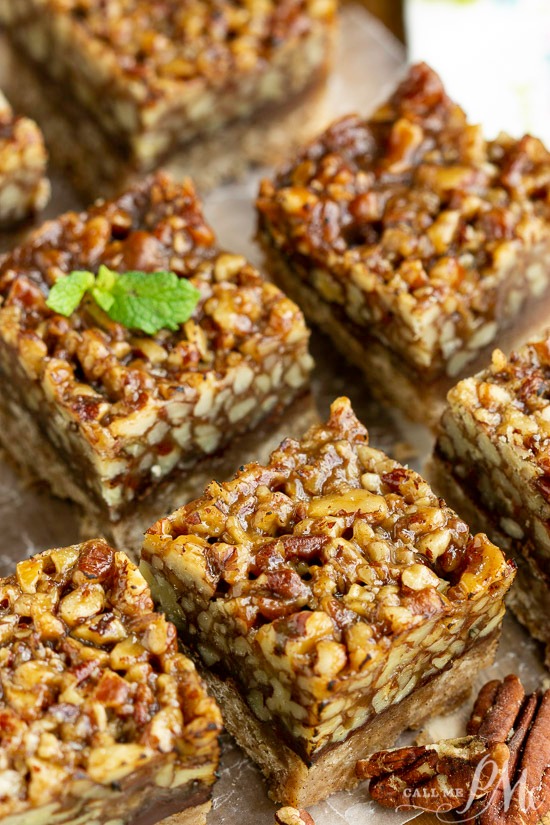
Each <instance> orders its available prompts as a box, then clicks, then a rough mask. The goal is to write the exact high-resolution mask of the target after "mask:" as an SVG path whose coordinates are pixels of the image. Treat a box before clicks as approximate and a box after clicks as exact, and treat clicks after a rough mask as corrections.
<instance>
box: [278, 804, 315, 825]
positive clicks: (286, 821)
mask: <svg viewBox="0 0 550 825" xmlns="http://www.w3.org/2000/svg"><path fill="white" fill-rule="evenodd" d="M275 825H315V822H314V821H313V818H312V817H311V816H310V815H309V814H308V812H307V811H302V810H300V809H299V808H289V807H287V808H281V809H280V810H279V811H277V813H276V814H275Z"/></svg>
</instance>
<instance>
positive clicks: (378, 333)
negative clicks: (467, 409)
mask: <svg viewBox="0 0 550 825" xmlns="http://www.w3.org/2000/svg"><path fill="white" fill-rule="evenodd" d="M549 180H550V154H549V153H548V152H547V150H546V149H545V147H544V146H543V145H542V143H541V142H540V141H539V140H537V139H535V138H533V137H530V136H526V137H524V138H522V139H521V140H515V139H513V138H511V137H508V136H506V135H500V136H499V137H498V138H496V139H495V140H486V139H485V138H484V136H483V133H482V131H481V128H480V127H479V126H476V125H473V124H470V123H469V122H468V120H467V119H466V116H465V114H464V112H463V111H462V109H460V107H459V106H457V104H456V103H454V102H453V101H452V100H450V99H449V97H448V96H447V94H446V92H445V90H444V88H443V86H442V84H441V81H440V79H439V77H438V76H437V75H436V74H435V73H434V72H433V71H432V70H431V69H430V68H429V67H428V66H426V65H423V64H421V65H417V66H413V67H412V68H411V69H410V71H409V73H408V75H407V77H406V78H405V79H404V81H403V82H402V84H401V85H400V86H399V87H398V88H397V90H396V91H395V93H394V94H393V95H392V97H390V99H389V100H388V101H387V103H385V104H383V105H382V106H381V107H380V108H379V109H378V110H377V111H375V112H374V114H372V115H371V116H370V117H369V118H367V119H365V118H363V117H360V116H359V115H349V116H348V117H344V118H343V119H341V120H339V121H336V122H335V123H334V124H333V125H332V126H330V127H329V129H328V130H327V131H325V132H324V133H323V134H322V135H321V136H320V137H318V138H317V139H316V140H314V141H312V142H311V143H310V144H308V145H307V146H306V147H305V148H304V149H303V150H302V151H301V152H300V153H299V154H298V156H297V158H295V159H294V160H291V161H290V162H289V163H287V165H286V166H284V167H283V168H282V169H281V170H280V171H279V172H278V173H277V174H276V175H275V177H274V178H273V179H271V180H270V179H266V180H264V181H263V183H262V185H261V188H260V193H259V197H258V201H257V207H258V214H259V237H260V239H261V241H262V242H263V244H264V248H265V250H266V260H267V265H268V266H269V267H270V269H271V271H272V273H273V275H274V276H275V278H276V279H277V280H278V282H279V283H280V284H281V285H282V287H283V288H284V289H285V290H286V291H287V292H288V294H289V295H291V296H292V297H294V298H295V299H296V301H297V302H298V303H299V304H300V306H301V307H302V308H303V310H304V312H305V313H306V316H307V317H308V318H309V320H311V321H312V322H313V323H315V324H317V325H318V326H319V327H321V329H323V330H324V331H325V332H327V333H328V334H329V335H330V337H331V338H332V340H333V342H334V344H335V346H336V347H337V348H338V349H339V350H341V352H342V353H343V354H344V355H345V356H346V357H347V358H349V360H350V361H352V362H353V363H356V364H357V365H358V366H359V367H360V368H361V369H362V370H363V371H364V373H365V375H366V378H367V381H368V386H369V390H370V391H371V392H372V393H373V394H375V395H376V396H378V397H380V398H382V399H383V400H386V401H389V402H390V403H391V404H392V405H394V406H395V407H397V408H399V409H401V410H403V411H404V412H406V413H407V414H408V415H409V416H412V417H414V418H415V419H417V420H419V421H422V422H424V423H430V424H436V423H437V419H438V417H439V414H440V412H441V408H442V404H443V400H444V397H445V393H446V391H447V390H448V389H449V388H450V387H451V386H452V384H453V383H454V381H455V380H456V378H457V377H458V376H460V375H462V374H464V373H466V374H468V373H471V371H472V369H473V365H474V364H475V363H478V362H482V361H483V359H484V358H486V357H488V354H490V349H491V347H492V346H494V344H495V343H497V344H498V343H499V342H500V344H501V345H502V342H503V337H504V333H505V331H506V330H508V329H511V330H512V333H513V335H514V337H516V338H517V337H518V336H521V335H524V334H525V331H526V330H525V327H526V325H527V323H529V324H530V326H529V330H530V331H531V330H532V325H533V323H534V322H535V319H534V315H533V310H534V309H535V308H536V309H537V310H538V312H539V315H541V316H542V315H544V314H545V312H546V311H547V309H548V301H547V300H546V299H547V297H548V292H549V290H548V287H549V286H550V278H549V275H548V272H549V271H550V269H549V267H550V206H549V203H550V199H549V197H548V193H549V189H548V182H549ZM527 318H529V322H527V321H526V319H527Z"/></svg>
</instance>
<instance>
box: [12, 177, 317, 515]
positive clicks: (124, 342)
mask: <svg viewBox="0 0 550 825" xmlns="http://www.w3.org/2000/svg"><path fill="white" fill-rule="evenodd" d="M102 264H105V265H106V266H108V267H110V268H112V269H113V270H114V271H116V272H127V271H130V270H142V271H144V272H146V273H148V272H154V271H158V270H169V271H172V272H174V273H175V274H176V275H177V276H178V278H181V279H187V280H188V281H189V282H190V283H192V284H193V286H194V287H196V288H197V289H198V291H199V292H200V294H201V299H200V300H199V303H198V305H197V306H196V307H195V310H194V312H193V316H192V318H190V319H189V320H188V321H187V322H186V323H185V324H182V325H180V326H179V327H178V328H177V329H176V330H173V331H172V330H168V329H163V330H160V331H159V332H158V333H157V334H156V335H155V336H144V335H143V334H142V333H139V332H137V331H136V330H132V329H128V328H126V327H125V326H123V325H121V324H119V323H116V322H114V321H112V320H111V319H110V318H109V317H108V316H107V315H106V314H105V313H104V312H103V311H102V310H101V309H100V308H99V307H98V305H97V304H96V303H95V302H94V301H87V300H86V299H85V300H84V301H83V302H82V303H81V305H80V306H79V308H78V310H76V311H75V312H74V313H72V315H71V316H70V317H68V318H65V317H62V316H60V315H58V314H56V313H55V312H53V311H52V310H51V309H49V308H48V306H47V305H46V300H47V297H48V292H49V290H50V288H51V287H52V285H53V284H55V283H56V282H57V281H58V280H59V279H61V278H63V277H64V276H66V275H67V274H68V273H70V272H71V271H72V270H82V269H89V270H92V271H93V272H97V270H98V267H99V266H101V265H102ZM0 299H1V302H2V305H1V307H0V339H1V340H2V341H3V342H4V344H5V345H6V346H7V347H8V349H9V351H10V353H11V355H10V358H9V363H8V364H6V363H4V364H3V365H2V370H3V374H5V373H6V372H8V373H9V371H10V369H11V368H12V366H13V368H14V369H15V365H16V364H17V365H18V366H17V375H16V376H13V377H12V380H11V383H12V384H13V387H14V392H15V393H16V394H17V395H18V397H19V403H22V404H23V405H25V404H27V403H28V399H29V398H30V397H31V396H32V399H33V404H32V405H31V406H32V415H33V416H39V412H38V413H37V412H36V410H39V411H44V412H43V426H44V429H45V431H46V432H47V434H48V435H49V437H50V439H51V440H52V441H53V442H54V443H55V444H56V445H57V446H56V449H58V447H59V443H62V445H63V453H64V454H65V455H67V456H68V458H69V461H70V463H71V465H75V467H76V468H82V467H84V472H80V473H79V479H82V480H83V484H86V485H87V487H88V492H89V493H90V494H91V495H92V496H93V497H94V498H96V499H99V504H100V506H102V507H104V506H105V504H106V505H107V506H108V507H109V509H110V513H111V514H113V513H114V514H115V515H116V513H118V512H120V511H121V510H123V509H124V507H125V506H126V505H127V504H128V502H129V501H131V500H132V499H134V498H135V497H136V496H138V495H140V494H143V493H145V492H147V491H148V490H149V488H150V487H151V486H153V485H154V484H156V483H157V482H158V481H159V480H160V479H161V478H162V477H164V476H165V475H167V474H169V473H170V472H171V471H173V470H174V468H175V467H176V466H177V465H178V463H179V462H181V461H182V459H183V458H184V457H187V458H189V459H190V460H196V459H197V457H199V456H200V455H201V454H210V453H212V452H214V451H216V450H217V449H218V448H219V447H221V445H222V444H223V443H226V442H227V441H228V440H229V439H230V438H231V437H233V436H234V435H235V434H236V433H237V432H243V431H244V430H247V429H250V428H251V427H252V426H254V425H255V424H256V423H257V422H258V421H259V420H260V419H261V418H262V417H263V416H265V415H267V414H268V413H269V412H271V411H272V410H273V409H274V407H275V406H276V405H277V404H284V403H286V402H287V401H289V400H290V397H291V396H293V395H295V394H296V393H297V392H298V390H299V388H300V387H301V386H302V385H303V384H304V383H305V382H306V379H307V376H308V373H309V370H310V369H311V366H312V361H311V358H310V356H309V354H308V352H307V341H308V337H309V332H308V330H307V328H306V326H305V323H304V319H303V316H302V314H301V312H300V311H299V309H298V307H297V306H296V305H295V304H293V303H292V302H291V301H289V300H288V299H287V298H286V297H285V296H284V295H283V294H282V292H280V290H278V289H277V288H276V287H275V286H274V285H273V284H268V283H267V282H266V281H265V280H264V278H263V277H262V276H261V275H260V273H259V272H258V271H257V270H255V269H254V268H253V267H252V266H251V265H250V264H248V263H247V261H246V260H245V259H244V258H243V257H242V256H241V255H232V254H229V253H226V252H223V251H221V250H220V249H219V247H218V246H217V243H216V239H215V236H214V233H213V231H212V229H211V228H210V226H209V225H208V224H207V223H206V221H205V218H204V215H203V213H202V206H201V204H200V201H199V199H198V197H197V194H196V192H195V191H194V189H193V187H192V185H191V183H190V182H189V181H187V182H184V183H182V184H177V183H175V182H173V181H172V180H171V179H170V178H169V177H168V176H166V175H164V174H161V173H159V174H157V175H154V176H152V177H150V178H148V179H146V180H145V181H143V182H141V183H140V184H138V185H136V186H135V187H133V188H132V189H130V190H128V191H127V192H125V193H124V194H123V195H121V196H120V197H118V198H116V199H114V200H111V201H100V202H98V203H96V204H95V205H94V206H92V207H91V208H90V209H89V210H88V211H87V212H82V213H79V214H77V213H75V212H68V213H66V214H64V215H62V216H60V217H59V218H57V219H56V220H55V221H53V222H50V223H47V224H46V225H45V226H43V227H42V228H40V229H38V230H36V231H35V232H34V233H32V234H31V235H30V236H29V237H28V238H27V239H26V241H25V243H23V245H21V246H19V247H17V248H15V249H13V250H12V251H11V252H10V253H9V254H6V255H4V256H2V257H1V258H0ZM21 373H24V374H25V375H26V376H27V378H28V379H29V383H28V385H23V386H21V385H22V381H23V379H22V377H21ZM10 374H11V373H10ZM59 420H62V421H64V422H66V424H67V426H64V427H61V426H59V425H58V426H55V425H56V423H57V422H59ZM90 455H91V457H92V458H91V459H90V458H89V456H90Z"/></svg>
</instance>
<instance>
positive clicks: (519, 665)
mask: <svg viewBox="0 0 550 825" xmlns="http://www.w3.org/2000/svg"><path fill="white" fill-rule="evenodd" d="M404 60H405V56H404V53H403V49H402V47H401V46H400V44H399V43H398V42H397V41H396V40H395V39H394V38H393V37H392V36H391V35H390V34H389V32H388V31H387V30H386V29H385V28H384V27H383V26H382V25H381V24H380V23H378V21H376V20H375V19H374V18H373V17H371V16H370V15H369V14H368V13H367V12H366V11H365V10H364V9H363V8H361V7H359V6H355V5H348V6H345V7H344V9H343V13H342V20H341V32H340V43H339V48H338V55H337V60H336V65H335V70H334V73H333V76H332V79H331V81H330V84H329V88H328V91H327V98H326V117H327V122H328V121H330V120H332V119H334V117H336V116H338V115H341V114H345V113H348V112H351V111H359V112H362V113H367V112H368V111H369V110H371V109H372V108H373V106H374V105H375V104H376V103H377V102H378V101H379V100H382V99H383V98H384V97H385V95H386V94H387V93H388V92H389V91H390V90H391V89H392V88H393V86H394V84H395V82H396V80H397V79H398V78H399V76H400V75H401V74H402V72H403V67H404ZM1 85H2V84H1V54H0V87H1ZM261 174H262V173H261V172H257V173H254V174H251V175H250V176H249V178H248V179H246V180H245V181H243V182H242V183H239V184H233V185H229V186H225V187H221V188H220V189H218V190H216V191H214V192H212V193H211V194H210V195H208V196H207V197H206V199H205V207H206V213H207V216H208V218H209V220H210V222H211V224H212V225H213V226H214V228H215V230H216V232H217V234H218V237H219V238H220V241H221V243H222V244H223V245H225V246H226V247H227V248H228V249H230V250H232V251H234V252H241V253H243V254H245V255H247V256H248V258H249V259H250V260H252V261H253V262H254V263H256V264H257V265H259V266H261V256H260V254H259V250H258V248H257V247H256V245H255V243H254V241H253V234H254V226H255V221H254V209H253V202H254V197H255V194H256V192H257V185H258V180H259V178H260V177H261ZM53 187H54V197H53V199H52V203H51V204H50V206H49V207H48V209H47V212H46V216H48V217H53V216H55V215H56V214H59V213H60V212H63V211H65V210H66V209H69V208H80V207H81V206H84V204H80V203H79V202H78V200H77V198H76V197H75V196H74V194H73V193H72V192H71V190H70V188H69V187H68V186H67V184H66V183H64V182H63V181H61V180H58V179H56V178H55V177H54V179H53ZM13 241H14V237H13V236H11V237H10V236H8V235H4V236H0V245H1V246H2V247H4V248H6V246H8V245H9V244H10V243H13ZM312 350H313V355H314V357H315V359H316V363H317V366H316V369H315V373H314V377H313V384H314V392H315V395H316V399H317V402H318V406H319V411H320V413H321V414H322V415H325V414H326V413H327V411H328V406H329V404H330V402H331V401H332V400H333V399H334V398H335V397H336V396H337V395H341V394H346V395H348V396H350V398H351V399H352V402H353V404H354V407H355V409H356V411H357V413H358V415H359V416H360V418H361V419H362V420H363V421H364V423H365V424H366V425H367V426H368V427H369V431H370V434H371V442H372V443H373V444H374V445H375V446H377V447H380V448H381V449H384V450H386V451H387V452H390V453H392V454H393V455H394V456H395V458H397V459H398V460H400V461H403V462H408V463H410V464H411V465H412V466H415V468H416V469H421V466H422V463H423V461H424V459H425V458H427V456H428V455H429V452H430V450H431V437H430V435H429V433H428V432H427V430H426V429H425V428H423V427H421V426H414V427H413V426H411V425H408V424H406V423H404V422H403V421H402V420H399V419H398V418H397V417H396V416H394V415H393V413H392V411H391V410H386V409H383V408H382V407H381V406H380V405H379V404H377V403H376V402H374V401H373V400H372V399H371V398H370V397H369V390H368V386H366V385H365V382H364V379H363V377H362V376H361V375H360V374H359V372H358V371H356V370H355V369H353V368H352V367H349V366H347V365H346V364H345V362H344V360H343V359H342V357H341V356H340V355H338V354H337V353H335V352H334V351H333V350H332V348H331V346H330V344H329V343H328V342H327V341H326V340H325V339H323V338H322V336H320V335H318V334H316V333H314V335H313V339H312ZM0 520H1V522H2V536H3V540H2V544H1V545H0V575H5V574H7V573H10V572H11V571H12V570H13V566H14V562H15V561H17V560H19V559H21V558H23V557H25V556H27V555H30V554H31V553H34V552H37V551H39V550H43V549H46V548H48V547H54V546H63V545H66V544H70V543H73V542H75V541H78V529H77V522H76V519H75V517H74V514H73V512H72V510H71V507H70V506H69V505H67V504H65V503H63V502H60V501H58V500H55V499H53V498H52V497H50V496H49V494H48V493H46V492H44V491H40V490H36V489H32V488H26V487H25V486H24V485H23V484H22V483H21V481H20V480H19V479H18V477H17V475H16V474H15V472H14V471H13V470H12V468H11V467H10V466H9V465H8V464H6V463H5V462H2V461H1V460H0ZM510 672H516V673H519V674H520V675H521V676H522V678H523V679H524V680H525V683H526V685H527V687H528V688H533V687H535V686H536V685H537V684H539V683H540V680H541V679H542V678H543V675H544V670H543V668H542V666H541V664H540V656H539V651H537V648H536V646H535V645H534V643H533V642H531V641H530V640H529V638H528V637H527V636H526V634H525V633H524V632H523V630H522V629H521V628H520V627H519V626H518V625H517V624H516V623H515V621H514V620H513V619H512V618H509V619H507V621H506V627H505V632H504V636H503V641H502V644H501V647H500V652H499V656H498V661H497V663H496V664H495V666H494V667H493V668H491V669H490V670H489V671H488V672H485V673H483V674H481V675H480V676H479V678H478V683H479V685H481V684H482V683H483V682H484V681H486V680H487V679H488V678H492V677H493V676H494V675H495V674H499V675H504V674H506V673H510ZM468 712H469V707H464V708H463V709H462V711H461V712H459V713H457V714H455V715H454V716H453V717H447V718H445V719H439V720H434V721H433V722H432V723H430V725H429V729H428V731H427V732H426V733H425V735H426V736H427V737H430V736H431V737H432V739H431V741H435V739H437V738H442V737H446V736H450V735H458V734H459V733H460V732H461V726H462V725H463V722H464V719H465V717H466V715H467V713H468ZM405 739H406V741H411V734H407V735H406V737H405ZM275 810H276V808H275V806H274V805H273V804H272V803H271V802H270V801H269V800H268V798H267V795H266V792H265V788H264V785H263V782H262V779H261V776H260V774H259V772H258V770H257V769H256V768H255V767H254V765H253V764H252V763H251V762H250V761H249V760H248V759H247V758H246V757H245V756H244V755H243V754H242V752H241V751H240V750H239V749H238V748H237V747H236V746H235V745H234V744H233V743H232V742H231V740H230V739H229V737H225V738H224V757H223V763H222V769H221V776H220V780H219V782H218V784H217V786H216V790H215V795H214V806H213V811H212V813H211V815H210V818H209V823H210V825H272V823H273V813H274V811H275ZM311 813H312V815H313V816H314V818H315V822H316V825H340V823H341V824H342V825H400V823H404V822H407V821H409V820H411V819H413V818H414V816H415V814H411V813H408V814H406V813H403V812H397V813H394V812H391V811H386V810H384V809H382V808H380V807H379V806H377V805H375V804H374V803H372V802H370V801H369V798H368V792H367V790H366V787H365V786H363V787H361V786H360V787H358V788H357V789H356V790H355V791H353V792H348V793H341V794H337V795H335V796H333V797H331V798H330V799H329V800H327V801H326V802H324V803H322V804H320V805H317V806H316V807H315V808H313V809H311Z"/></svg>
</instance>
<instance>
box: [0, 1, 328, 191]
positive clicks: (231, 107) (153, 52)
mask: <svg viewBox="0 0 550 825" xmlns="http://www.w3.org/2000/svg"><path fill="white" fill-rule="evenodd" d="M336 6H337V0H267V2H265V1H264V0H252V2H242V0H241V1H239V2H233V1H232V0H214V1H213V0H193V2H183V3H182V2H181V0H162V2H158V0H127V2H124V3H110V4H109V5H108V8H106V6H105V3H104V2H103V0H0V22H1V23H3V24H4V26H5V27H6V29H7V32H8V35H9V37H10V39H11V41H12V43H13V44H14V47H15V51H18V52H23V53H24V54H25V55H26V57H27V59H28V61H27V62H30V64H31V65H33V66H34V67H35V70H36V71H35V80H36V81H37V85H38V88H39V89H40V90H41V91H42V94H44V93H45V92H46V91H47V93H48V96H50V92H51V93H53V95H54V99H55V100H56V101H57V110H58V112H59V113H60V114H62V113H63V112H66V113H67V114H69V112H70V117H71V118H72V119H73V121H74V129H75V131H74V132H73V131H72V130H71V132H70V133H68V134H66V136H65V137H66V139H65V146H64V151H65V152H69V155H71V158H70V160H71V162H72V163H74V162H75V158H74V157H72V155H73V154H75V153H77V150H78V144H79V143H81V142H82V140H84V146H83V147H82V148H83V149H84V150H86V151H89V152H93V154H91V155H90V156H88V157H87V158H86V151H82V152H81V153H80V157H79V161H78V165H79V168H78V169H77V170H76V174H77V177H78V176H80V177H81V182H84V186H85V188H88V189H89V188H90V187H93V183H94V175H95V177H96V182H95V183H96V191H95V192H94V193H93V194H97V189H98V188H100V189H101V188H103V191H104V190H105V187H106V186H107V188H109V186H110V188H111V189H112V188H116V187H117V186H118V187H119V189H120V187H121V186H123V185H124V184H125V178H127V177H128V175H131V173H132V172H133V173H139V172H143V171H150V170H152V169H154V168H157V167H158V166H159V164H160V163H162V164H163V165H164V166H165V167H167V166H169V165H170V164H171V163H172V162H174V161H175V163H176V165H178V164H183V168H184V169H185V171H186V173H193V174H194V173H195V172H197V173H198V175H199V176H200V177H201V178H202V180H204V179H209V178H210V179H212V178H213V179H215V178H216V174H217V173H218V174H225V175H227V174H228V173H231V172H233V174H234V173H235V166H236V165H238V163H239V161H238V158H239V156H240V158H241V160H242V158H243V157H245V158H247V157H248V158H249V159H251V160H254V161H257V160H260V159H262V154H263V155H264V156H265V155H266V154H267V156H269V153H270V149H271V151H275V150H276V147H277V146H278V147H279V154H278V157H279V159H280V158H281V151H282V150H284V149H288V147H289V146H290V145H292V139H293V138H295V137H296V135H295V134H293V133H292V132H293V130H294V131H295V130H296V129H297V128H300V131H301V134H302V135H304V133H305V132H307V134H308V136H311V135H312V134H313V132H312V130H311V125H310V124H308V122H307V121H308V119H307V118H304V116H303V113H302V112H299V109H300V106H299V104H303V103H305V102H307V101H308V100H309V99H310V98H312V97H314V96H315V93H316V92H317V91H319V90H320V89H321V88H322V81H323V80H324V78H325V75H326V72H327V69H328V64H329V56H330V52H331V48H330V47H331V43H332V40H333V34H334V28H335V17H336ZM29 58H30V60H29ZM12 74H13V73H12ZM12 81H13V83H11V84H10V86H11V85H13V87H14V88H13V90H11V88H10V91H13V94H18V97H19V96H20V99H21V101H22V102H24V101H29V97H28V93H27V89H26V88H20V89H19V90H18V89H17V86H18V85H19V84H18V83H17V82H16V79H15V78H13V77H12ZM48 81H49V82H48ZM27 85H31V86H32V83H30V84H27V83H26V84H25V86H27ZM56 87H57V90H56ZM56 91H57V94H56ZM39 97H40V95H38V98H39ZM37 105H38V106H40V100H39V99H38V101H37ZM46 105H47V104H46ZM67 107H69V109H67ZM31 114H33V116H34V115H36V117H37V119H39V122H42V119H43V118H45V117H46V115H47V111H46V110H45V109H44V110H43V109H37V111H36V112H31ZM289 118H290V119H289ZM50 119H51V118H50ZM308 125H309V126H310V128H309V129H308V128H307V127H308ZM288 127H290V128H288ZM44 128H46V129H49V128H51V127H49V126H48V123H47V122H46V120H44ZM87 132H89V133H90V135H89V136H88V135H87ZM248 132H250V134H248ZM52 137H53V134H52ZM98 140H100V141H101V140H102V144H103V146H102V151H98V146H97V145H96V144H97V141H98ZM182 147H183V154H182V152H180V150H181V149H182ZM94 149H95V151H94ZM223 149H225V155H226V157H225V159H224V158H223V152H222V150H223ZM103 150H105V151H106V154H104V151H103ZM52 151H53V152H54V159H55V151H56V147H55V144H54V143H53V142H52ZM189 151H190V152H192V156H190V157H188V158H187V159H186V157H185V155H186V153H187V152H189ZM264 159H265V157H264ZM86 162H87V164H88V166H89V167H90V166H91V169H92V171H91V172H88V173H87V172H86V167H85V164H86ZM218 167H219V168H218ZM73 171H74V170H73ZM98 176H99V179H97V178H98ZM195 177H196V175H195ZM83 178H86V180H85V181H83ZM101 178H104V180H101ZM202 180H201V183H202ZM211 182H212V181H211Z"/></svg>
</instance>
